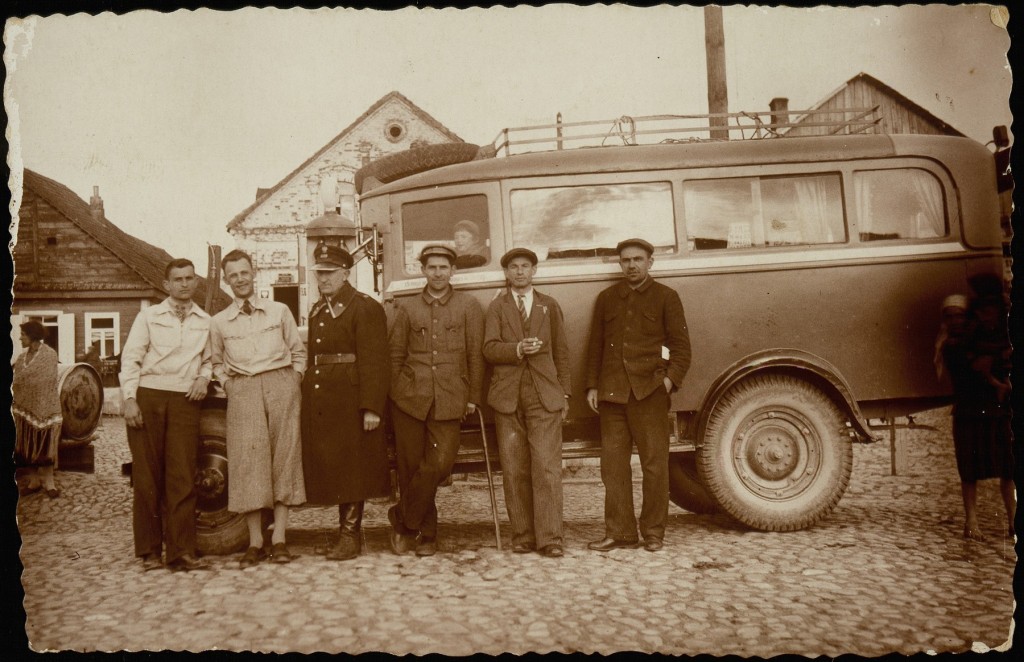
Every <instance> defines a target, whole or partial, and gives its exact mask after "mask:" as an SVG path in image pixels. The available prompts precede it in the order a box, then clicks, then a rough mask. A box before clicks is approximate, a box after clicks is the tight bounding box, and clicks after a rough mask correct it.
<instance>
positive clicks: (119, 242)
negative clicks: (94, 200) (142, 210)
mask: <svg viewBox="0 0 1024 662" xmlns="http://www.w3.org/2000/svg"><path fill="white" fill-rule="evenodd" d="M24 188H26V189H29V190H31V191H33V192H34V193H35V194H36V195H38V196H39V197H41V198H42V199H44V200H46V202H48V203H49V204H50V205H52V206H53V208H54V209H56V210H57V211H58V212H60V213H61V215H63V216H64V217H65V218H67V219H68V220H69V221H71V222H72V223H74V224H75V225H76V226H78V227H79V228H80V229H81V230H82V231H83V232H85V233H86V234H88V235H89V236H90V237H92V238H93V239H95V240H96V241H97V242H98V243H99V244H100V245H101V246H103V247H104V248H106V249H107V250H109V251H110V252H111V253H113V254H114V255H115V256H116V257H117V258H118V259H120V260H121V261H122V262H124V263H125V264H126V265H128V267H129V268H131V270H132V271H134V272H135V273H137V274H138V275H139V277H140V278H142V280H143V281H144V282H145V283H146V284H148V285H149V286H151V287H152V288H153V289H155V290H157V291H158V292H161V293H163V294H165V295H166V294H167V291H166V290H165V289H164V266H165V265H166V264H167V263H168V262H170V261H171V260H172V259H174V258H173V257H172V256H171V255H170V254H169V253H168V252H167V251H165V250H164V249H162V248H158V247H156V246H153V245H152V244H149V243H146V242H145V241H142V240H141V239H139V238H137V237H133V236H132V235H130V234H128V233H127V232H125V231H124V230H122V229H121V228H119V227H117V226H116V225H114V224H113V223H111V222H110V221H109V220H108V219H107V218H106V217H105V216H104V217H101V218H98V219H97V218H96V217H94V216H93V215H92V210H91V209H90V207H89V203H87V202H86V201H85V200H83V199H82V198H80V197H78V196H77V195H75V193H74V191H72V190H71V189H69V188H68V187H67V186H64V185H63V184H61V183H60V182H57V181H55V180H53V179H50V178H49V177H44V176H43V175H40V174H39V173H37V172H34V171H32V170H29V169H28V168H26V169H25V177H24ZM205 298H206V279H205V278H202V277H200V278H199V286H198V288H197V289H196V295H195V300H196V301H197V302H203V301H205ZM230 303H231V297H229V296H228V295H227V294H226V293H224V292H223V291H222V290H221V289H220V288H217V290H216V293H215V295H214V302H213V307H214V312H216V311H219V310H222V309H223V308H226V307H227V306H228V304H230Z"/></svg>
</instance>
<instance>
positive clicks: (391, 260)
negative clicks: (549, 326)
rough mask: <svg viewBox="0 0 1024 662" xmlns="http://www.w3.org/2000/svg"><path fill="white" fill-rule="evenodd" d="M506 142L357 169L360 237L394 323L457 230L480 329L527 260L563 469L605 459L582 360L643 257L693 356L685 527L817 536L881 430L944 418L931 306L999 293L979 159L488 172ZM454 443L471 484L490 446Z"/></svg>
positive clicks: (691, 143)
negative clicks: (469, 251)
mask: <svg viewBox="0 0 1024 662" xmlns="http://www.w3.org/2000/svg"><path fill="white" fill-rule="evenodd" d="M556 128H560V127H556ZM508 135H509V134H508V133H507V132H503V134H502V136H499V138H504V140H503V142H502V143H500V144H498V145H496V146H491V147H490V148H489V149H478V148H477V147H476V146H473V145H464V144H452V145H436V146H430V147H426V148H420V149H417V150H410V151H408V152H402V153H399V154H396V155H392V156H389V157H385V158H384V159H381V160H379V161H376V162H373V163H371V164H370V165H368V166H366V167H364V168H363V169H362V170H361V171H360V172H359V173H357V177H356V186H357V189H358V191H359V194H360V198H359V224H360V227H361V228H362V231H363V232H364V233H365V236H366V242H365V244H364V248H365V251H366V254H367V255H368V256H369V257H370V259H371V260H372V261H373V263H374V264H375V266H376V267H377V268H378V270H379V271H380V275H381V279H380V289H381V294H382V298H383V300H384V302H385V305H386V307H387V306H390V305H393V304H395V303H396V302H401V300H402V299H404V298H407V297H411V296H416V295H417V294H418V293H419V292H420V291H421V289H422V288H423V287H424V284H425V280H424V278H423V277H422V275H421V273H420V265H419V263H418V261H417V255H418V253H419V251H420V250H421V248H422V247H423V246H424V245H426V244H427V243H434V242H442V243H451V242H452V238H453V232H454V229H455V225H456V224H457V223H461V222H463V221H467V220H468V221H471V222H472V224H474V225H475V226H476V227H477V228H478V229H479V231H480V233H481V234H482V239H483V240H484V241H483V243H484V245H485V246H486V251H485V252H486V255H484V258H485V259H484V264H482V265H481V266H473V267H469V268H464V269H458V270H457V273H456V275H455V276H454V277H453V279H452V282H453V284H454V285H455V287H457V288H458V289H459V290H461V291H464V292H468V293H470V294H471V295H473V296H474V297H476V298H477V299H478V300H479V301H480V304H481V305H482V306H483V307H484V308H485V309H486V306H487V304H488V302H489V301H490V300H491V299H492V298H493V297H494V296H495V295H496V294H497V293H498V292H499V291H500V290H501V288H502V287H503V286H504V275H503V272H502V269H501V267H500V265H499V258H500V256H501V255H502V254H503V253H504V252H505V251H507V250H508V249H510V248H512V247H517V246H525V247H528V248H530V249H531V250H533V251H534V252H536V253H537V255H538V256H539V258H540V262H539V265H538V270H537V275H536V278H535V280H534V285H535V287H537V289H538V290H540V291H542V292H544V293H545V294H548V295H550V296H552V297H554V298H555V299H556V300H558V301H559V302H560V304H561V306H562V308H563V310H564V313H565V322H566V328H567V331H568V335H569V339H570V352H571V355H572V383H573V394H572V399H571V410H570V416H569V419H568V420H567V421H566V422H565V424H564V429H563V432H564V443H563V457H565V458H567V459H572V458H587V457H598V455H599V450H600V435H599V428H598V422H597V418H596V415H595V414H594V413H593V412H592V411H591V410H590V409H589V407H588V406H587V405H586V402H585V398H584V392H585V384H584V364H585V356H584V353H585V348H586V345H587V337H588V332H589V327H590V323H591V312H592V309H593V304H594V301H595V298H596V297H597V294H598V293H599V292H600V291H601V290H603V289H605V288H607V287H609V286H610V285H612V284H613V283H615V282H616V281H617V280H618V279H620V278H621V277H622V274H621V271H620V268H619V265H618V260H617V255H616V254H615V250H614V247H615V245H616V244H617V243H618V242H619V241H620V240H622V239H625V238H627V237H633V236H638V237H642V238H644V239H646V240H647V241H649V242H650V243H651V244H653V245H654V246H655V254H654V264H653V267H652V269H651V275H652V276H653V277H654V278H656V279H657V280H658V281H660V282H662V283H664V284H667V285H669V286H671V287H673V288H675V289H676V290H677V291H678V292H679V295H680V297H681V299H682V302H683V305H684V308H685V310H686V318H687V324H688V327H689V334H690V339H691V343H692V349H693V361H692V365H691V367H690V370H689V373H688V374H687V375H686V378H685V380H684V384H683V386H682V388H681V389H679V390H678V391H677V392H675V393H674V394H673V396H672V400H671V430H672V435H671V445H670V452H671V462H670V466H671V472H670V480H671V497H672V500H673V501H674V502H675V503H676V504H677V505H679V506H681V507H682V508H685V509H687V510H690V511H694V512H715V511H720V512H724V513H727V514H728V515H730V516H731V517H733V518H735V519H736V520H738V521H739V522H741V523H743V524H745V525H747V526H749V527H752V528H756V529H761V530H768V531H787V530H795V529H801V528H804V527H807V526H810V525H812V524H813V523H814V522H816V521H818V520H819V519H821V518H823V517H825V516H827V515H828V514H829V512H830V511H831V510H832V509H833V508H834V507H835V505H836V504H837V502H838V501H839V500H840V498H841V497H842V495H843V493H844V491H845V489H846V487H847V484H848V481H849V479H850V472H851V465H852V456H853V451H852V446H851V444H852V443H855V442H867V441H871V440H873V432H872V430H871V429H869V426H868V422H869V420H872V419H887V420H890V421H891V420H894V419H895V418H896V417H901V416H906V415H908V414H912V413H914V412H917V411H921V410H925V409H929V408H934V407H936V406H939V405H942V404H945V403H947V402H948V401H949V400H948V395H949V392H948V387H946V386H944V385H942V384H941V383H940V382H939V381H938V380H937V378H936V375H935V369H934V366H933V353H934V340H935V336H936V333H937V331H938V328H939V322H940V319H939V315H940V304H941V302H942V300H943V298H944V297H945V296H947V295H949V294H951V293H963V294H967V293H969V287H968V279H969V278H971V277H972V276H974V275H976V274H982V273H991V274H995V275H998V276H1000V277H1001V276H1002V274H1003V262H1002V260H1003V255H1002V245H1003V233H1002V231H1001V229H1000V204H999V191H998V187H997V176H996V167H995V159H994V158H993V154H992V152H990V151H989V150H988V149H987V148H986V147H984V146H982V145H981V144H979V143H977V142H975V141H973V140H970V139H967V138H960V137H948V136H932V135H927V136H926V135H863V134H860V133H857V132H856V131H854V132H853V134H852V135H851V134H845V133H844V134H841V135H832V136H820V137H799V138H797V137H793V138H785V137H766V138H763V139H747V140H730V141H712V140H668V141H665V142H663V143H659V144H648V145H618V146H597V147H580V148H575V149H564V148H563V147H565V145H564V144H563V142H564V141H563V137H562V135H561V133H559V134H558V139H557V141H556V142H555V143H554V148H553V149H549V150H547V151H535V152H529V153H521V154H506V155H498V153H499V152H500V151H501V150H502V149H504V150H505V151H506V152H509V151H511V150H510V149H509V148H510V146H512V145H515V144H516V143H515V141H512V140H510V139H509V137H508ZM524 142H526V143H529V142H530V141H524ZM464 225H465V224H463V226H464ZM485 386H486V383H485ZM485 416H486V412H485ZM464 438H465V440H466V441H465V443H464V444H463V448H462V450H461V451H460V456H459V466H460V467H461V468H462V469H463V470H464V469H466V468H471V469H472V468H481V460H482V457H481V452H480V451H481V450H482V449H481V446H480V440H479V435H478V434H474V433H473V432H472V431H470V430H467V434H466V435H465V437H464ZM488 438H489V442H490V444H492V445H493V443H494V435H493V434H492V435H488ZM493 451H494V449H493V447H492V452H491V453H490V456H491V458H493V461H494V462H496V461H497V459H496V458H497V453H496V452H493Z"/></svg>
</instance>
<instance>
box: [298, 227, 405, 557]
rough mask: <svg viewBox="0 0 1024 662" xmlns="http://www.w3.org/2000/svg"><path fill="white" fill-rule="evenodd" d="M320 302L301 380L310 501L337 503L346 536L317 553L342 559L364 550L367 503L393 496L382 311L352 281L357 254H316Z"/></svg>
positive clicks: (320, 250)
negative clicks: (386, 428) (387, 439)
mask: <svg viewBox="0 0 1024 662" xmlns="http://www.w3.org/2000/svg"><path fill="white" fill-rule="evenodd" d="M314 258H315V260H316V265H315V266H314V267H313V270H314V271H315V272H316V280H317V286H318V287H319V289H320V295H321V298H320V300H319V301H318V302H317V304H316V305H315V306H314V307H313V310H312V311H310V314H309V353H308V356H309V359H308V361H309V363H308V366H307V368H306V375H305V379H303V382H302V466H303V471H304V474H305V482H306V502H307V503H309V504H317V505H330V506H333V505H337V506H338V520H339V522H340V529H341V535H340V537H339V538H338V543H337V544H336V545H334V546H333V547H329V546H324V547H319V548H317V552H320V553H323V554H325V555H326V556H327V558H328V559H332V560H339V561H343V560H346V559H352V558H355V557H356V556H358V555H359V553H360V551H361V550H362V536H361V525H362V520H363V505H364V503H365V500H366V499H369V498H373V497H383V496H387V495H388V494H390V492H391V488H390V480H389V477H388V461H387V450H386V446H385V440H384V426H383V425H382V424H381V417H382V416H383V415H384V405H385V403H386V401H387V393H388V376H389V371H388V347H387V320H386V319H385V316H384V308H383V307H381V305H380V304H379V303H377V302H376V301H374V300H373V299H371V298H370V297H368V296H367V295H365V294H363V293H361V292H357V291H356V290H355V288H353V287H352V286H351V285H350V284H349V283H348V276H349V273H350V272H351V269H352V256H351V255H350V254H349V253H348V251H346V250H345V249H343V248H339V247H337V246H329V245H326V244H320V245H319V246H317V248H316V250H315V251H314Z"/></svg>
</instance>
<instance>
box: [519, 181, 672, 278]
mask: <svg viewBox="0 0 1024 662" xmlns="http://www.w3.org/2000/svg"><path fill="white" fill-rule="evenodd" d="M510 203H511V207H512V242H513V245H514V246H522V247H525V248H529V249H530V250H532V251H533V252H534V253H536V254H537V257H538V258H539V259H541V260H542V261H543V260H558V259H568V258H581V257H610V256H614V255H615V246H616V244H618V243H619V242H620V241H622V240H623V239H627V238H629V237H642V238H644V239H646V240H647V241H649V242H651V244H652V245H653V246H654V247H655V252H657V253H672V252H674V251H675V248H676V232H675V214H674V213H673V209H672V185H671V184H670V183H668V182H643V183H630V184H598V185H590V186H563V187H552V188H538V189H517V190H514V191H512V194H511V196H510Z"/></svg>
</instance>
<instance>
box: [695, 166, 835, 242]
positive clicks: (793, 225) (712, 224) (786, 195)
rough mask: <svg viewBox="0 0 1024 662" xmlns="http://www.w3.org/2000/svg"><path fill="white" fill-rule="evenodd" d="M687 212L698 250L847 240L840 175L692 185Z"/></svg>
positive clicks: (700, 181)
mask: <svg viewBox="0 0 1024 662" xmlns="http://www.w3.org/2000/svg"><path fill="white" fill-rule="evenodd" d="M683 209H684V212H685V214H686V232H687V241H688V243H689V245H690V247H691V248H692V249H694V250H698V251H700V250H713V249H721V248H752V247H755V248H759V247H771V246H792V245H813V244H834V243H841V242H844V241H846V223H845V220H844V216H843V205H842V186H841V180H840V176H839V175H837V174H835V175H833V174H828V175H805V176H798V177H793V176H786V177H736V178H731V179H706V180H688V181H686V182H684V183H683Z"/></svg>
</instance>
